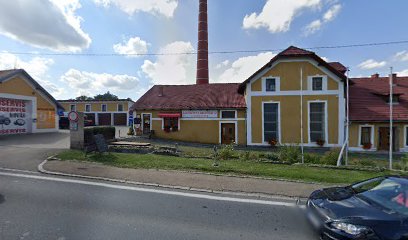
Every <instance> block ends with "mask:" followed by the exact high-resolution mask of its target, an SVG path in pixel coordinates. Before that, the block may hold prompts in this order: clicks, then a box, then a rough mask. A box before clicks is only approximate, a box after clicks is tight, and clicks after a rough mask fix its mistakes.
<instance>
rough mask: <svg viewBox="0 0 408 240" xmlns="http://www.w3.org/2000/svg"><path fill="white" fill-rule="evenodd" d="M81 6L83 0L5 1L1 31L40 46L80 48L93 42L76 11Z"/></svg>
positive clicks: (0, 20) (13, 37)
mask: <svg viewBox="0 0 408 240" xmlns="http://www.w3.org/2000/svg"><path fill="white" fill-rule="evenodd" d="M80 7H81V5H80V3H79V0H47V1H45V0H42V1H32V0H14V1H2V3H1V8H0V33H1V34H3V35H5V36H7V37H10V38H12V39H15V40H18V41H20V42H23V43H26V44H29V45H31V46H35V47H39V48H47V49H51V50H54V51H62V52H77V51H80V50H82V49H85V48H88V47H89V45H90V44H91V38H90V37H89V35H88V34H86V33H85V32H84V31H83V30H82V29H81V26H80V22H81V20H82V19H81V18H80V17H79V16H77V15H76V14H75V12H76V10H77V9H79V8H80Z"/></svg>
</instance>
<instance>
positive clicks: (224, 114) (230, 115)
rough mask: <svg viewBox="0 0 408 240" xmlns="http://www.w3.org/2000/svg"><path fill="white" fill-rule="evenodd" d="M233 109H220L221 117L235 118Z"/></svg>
mask: <svg viewBox="0 0 408 240" xmlns="http://www.w3.org/2000/svg"><path fill="white" fill-rule="evenodd" d="M235 113H236V112H235V111H221V118H235V117H236V116H235Z"/></svg>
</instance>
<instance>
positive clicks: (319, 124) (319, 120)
mask: <svg viewBox="0 0 408 240" xmlns="http://www.w3.org/2000/svg"><path fill="white" fill-rule="evenodd" d="M309 111H310V112H309V114H310V115H309V119H310V121H309V129H310V133H309V134H310V141H311V142H318V141H325V140H326V139H325V103H323V102H311V103H310V105H309Z"/></svg>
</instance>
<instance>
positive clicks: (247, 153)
mask: <svg viewBox="0 0 408 240" xmlns="http://www.w3.org/2000/svg"><path fill="white" fill-rule="evenodd" d="M239 159H240V160H244V161H248V160H258V159H259V157H258V155H257V154H256V153H254V152H251V151H245V152H242V153H241V154H240V155H239Z"/></svg>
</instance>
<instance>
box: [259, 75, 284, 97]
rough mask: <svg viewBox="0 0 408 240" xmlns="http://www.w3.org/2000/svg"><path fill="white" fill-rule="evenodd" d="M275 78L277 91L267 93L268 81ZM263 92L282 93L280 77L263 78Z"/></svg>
mask: <svg viewBox="0 0 408 240" xmlns="http://www.w3.org/2000/svg"><path fill="white" fill-rule="evenodd" d="M270 78H274V79H275V91H266V79H270ZM262 92H264V93H268V92H280V77H274V76H267V77H263V78H262Z"/></svg>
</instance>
